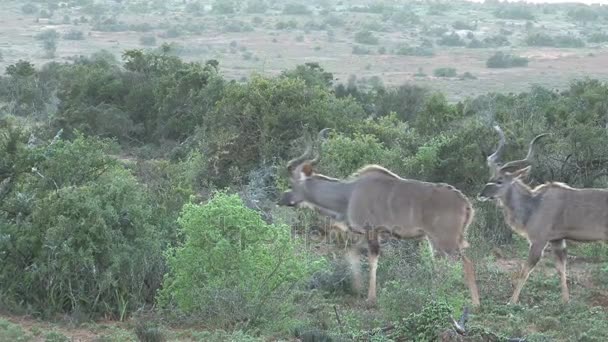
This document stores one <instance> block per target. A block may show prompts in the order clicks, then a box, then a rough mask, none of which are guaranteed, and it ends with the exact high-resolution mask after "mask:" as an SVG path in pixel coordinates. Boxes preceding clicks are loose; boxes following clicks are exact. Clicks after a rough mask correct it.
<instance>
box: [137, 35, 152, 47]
mask: <svg viewBox="0 0 608 342" xmlns="http://www.w3.org/2000/svg"><path fill="white" fill-rule="evenodd" d="M139 43H140V44H141V45H145V46H154V45H156V37H155V36H152V35H146V36H141V37H140V38H139Z"/></svg>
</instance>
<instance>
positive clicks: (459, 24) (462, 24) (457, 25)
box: [452, 20, 477, 31]
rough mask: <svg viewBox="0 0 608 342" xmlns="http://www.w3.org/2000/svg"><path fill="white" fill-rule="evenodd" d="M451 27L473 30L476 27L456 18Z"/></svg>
mask: <svg viewBox="0 0 608 342" xmlns="http://www.w3.org/2000/svg"><path fill="white" fill-rule="evenodd" d="M452 28H453V29H454V30H471V31H472V30H475V29H477V27H475V25H471V24H467V23H465V22H464V21H461V20H457V21H455V22H453V23H452Z"/></svg>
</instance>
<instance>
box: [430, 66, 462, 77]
mask: <svg viewBox="0 0 608 342" xmlns="http://www.w3.org/2000/svg"><path fill="white" fill-rule="evenodd" d="M433 75H434V76H435V77H456V75H457V73H456V69H454V68H437V69H435V70H433Z"/></svg>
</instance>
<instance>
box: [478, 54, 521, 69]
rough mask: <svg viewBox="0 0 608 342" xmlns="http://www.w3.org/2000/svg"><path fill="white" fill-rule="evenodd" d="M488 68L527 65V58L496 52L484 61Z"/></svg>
mask: <svg viewBox="0 0 608 342" xmlns="http://www.w3.org/2000/svg"><path fill="white" fill-rule="evenodd" d="M486 66H487V67H488V68H513V67H525V66H528V58H526V57H520V56H515V55H511V54H506V53H504V52H502V51H498V52H496V53H495V54H494V55H492V57H490V58H488V60H487V61H486Z"/></svg>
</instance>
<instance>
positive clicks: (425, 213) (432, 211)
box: [278, 130, 480, 306]
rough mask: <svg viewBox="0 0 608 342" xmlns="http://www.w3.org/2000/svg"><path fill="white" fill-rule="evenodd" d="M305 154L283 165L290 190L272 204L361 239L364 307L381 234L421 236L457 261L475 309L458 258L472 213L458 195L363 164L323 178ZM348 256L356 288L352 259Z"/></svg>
mask: <svg viewBox="0 0 608 342" xmlns="http://www.w3.org/2000/svg"><path fill="white" fill-rule="evenodd" d="M324 131H325V130H323V131H322V133H323V132H324ZM322 133H320V135H322ZM311 151H312V144H308V146H307V147H306V151H305V152H304V153H303V154H302V155H301V156H300V157H298V158H296V159H293V160H291V161H289V163H288V164H287V170H288V172H289V176H290V177H289V182H290V184H291V189H290V190H289V191H286V192H284V193H283V194H282V196H281V198H280V200H279V202H278V205H283V206H292V207H310V208H314V209H316V210H318V211H319V212H320V213H321V214H323V215H325V216H329V217H331V218H332V219H333V221H334V224H335V223H339V224H340V226H341V227H342V228H343V229H344V230H348V231H350V232H353V233H355V234H358V235H360V236H363V237H364V241H366V242H367V244H368V249H369V254H368V256H369V265H370V270H369V289H368V295H367V301H368V303H369V304H372V305H373V304H375V302H376V269H377V265H378V255H379V251H380V244H379V241H378V234H379V233H380V232H387V233H389V234H390V235H391V236H394V237H397V238H401V239H408V238H420V237H426V238H427V239H428V241H429V242H430V245H431V246H432V248H433V251H434V253H435V255H436V256H439V257H446V256H449V257H451V258H453V259H455V258H458V257H460V258H462V262H463V266H464V276H465V281H466V283H467V286H468V287H469V290H470V293H471V299H472V303H473V305H474V306H479V304H480V302H479V292H478V290H477V284H476V281H475V271H474V267H473V263H472V262H471V261H470V260H469V259H468V258H467V257H466V256H465V255H464V249H465V248H466V247H468V243H467V241H466V240H465V232H466V229H467V228H468V226H469V225H470V223H471V221H472V220H473V216H474V210H473V207H472V205H471V202H470V201H469V200H468V199H467V197H466V196H465V195H464V194H463V193H462V192H460V191H459V190H457V189H456V188H454V187H452V186H450V185H448V184H443V183H430V182H422V181H418V180H412V179H404V178H401V177H399V176H397V175H396V174H394V173H392V172H391V171H389V170H387V169H385V168H383V167H381V166H378V165H367V166H364V167H363V168H361V169H360V170H359V171H357V172H356V173H355V174H353V175H352V176H351V177H350V179H336V178H331V177H327V176H324V175H322V174H318V173H316V172H315V170H314V166H315V164H316V163H317V162H318V161H319V156H318V155H317V157H316V158H314V159H312V160H310V159H308V158H310V153H311ZM349 254H350V256H351V258H349V259H350V260H351V266H354V268H353V271H354V276H355V279H354V283H355V287H356V288H359V287H360V284H359V280H358V272H359V270H358V261H355V259H354V256H353V254H352V253H349ZM358 258H359V256H358V255H357V256H356V260H358ZM353 263H354V265H353Z"/></svg>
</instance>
